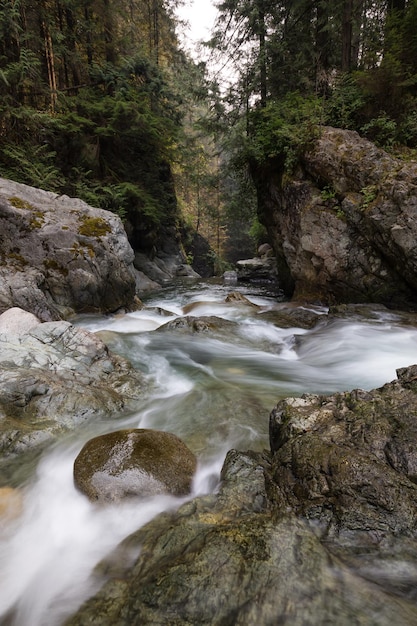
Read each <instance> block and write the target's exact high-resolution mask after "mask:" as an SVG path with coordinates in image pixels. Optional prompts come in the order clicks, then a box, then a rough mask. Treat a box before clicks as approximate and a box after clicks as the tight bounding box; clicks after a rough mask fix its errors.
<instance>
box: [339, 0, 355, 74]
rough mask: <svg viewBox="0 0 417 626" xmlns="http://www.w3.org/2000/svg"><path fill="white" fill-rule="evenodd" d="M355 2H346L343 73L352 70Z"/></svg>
mask: <svg viewBox="0 0 417 626" xmlns="http://www.w3.org/2000/svg"><path fill="white" fill-rule="evenodd" d="M352 24H353V0H344V3H343V14H342V72H349V71H350V70H351V68H352V35H353V27H352Z"/></svg>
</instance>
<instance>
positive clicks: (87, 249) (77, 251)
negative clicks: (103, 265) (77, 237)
mask: <svg viewBox="0 0 417 626" xmlns="http://www.w3.org/2000/svg"><path fill="white" fill-rule="evenodd" d="M71 252H72V254H73V255H74V257H75V258H77V257H79V256H80V257H82V258H83V259H86V258H87V256H88V257H90V259H92V258H94V257H95V256H96V253H95V250H94V248H93V246H91V245H88V244H86V245H83V246H82V245H80V244H79V243H78V241H75V242H74V245H73V246H72V248H71Z"/></svg>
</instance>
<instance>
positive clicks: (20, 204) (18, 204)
mask: <svg viewBox="0 0 417 626" xmlns="http://www.w3.org/2000/svg"><path fill="white" fill-rule="evenodd" d="M9 202H10V204H11V205H12V206H14V207H15V208H16V209H28V210H34V208H35V207H34V206H32V205H31V204H30V202H27V201H26V200H22V198H18V197H17V196H12V197H11V198H9Z"/></svg>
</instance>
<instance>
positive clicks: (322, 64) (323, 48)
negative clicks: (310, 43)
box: [316, 2, 330, 96]
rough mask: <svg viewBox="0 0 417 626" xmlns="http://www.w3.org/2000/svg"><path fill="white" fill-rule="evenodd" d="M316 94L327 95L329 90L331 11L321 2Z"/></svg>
mask: <svg viewBox="0 0 417 626" xmlns="http://www.w3.org/2000/svg"><path fill="white" fill-rule="evenodd" d="M316 16H317V22H316V92H317V94H318V95H324V96H325V95H326V94H327V93H328V90H329V81H328V71H329V49H330V40H329V28H328V26H329V10H328V5H327V4H326V5H324V4H323V3H321V2H318V3H317V6H316Z"/></svg>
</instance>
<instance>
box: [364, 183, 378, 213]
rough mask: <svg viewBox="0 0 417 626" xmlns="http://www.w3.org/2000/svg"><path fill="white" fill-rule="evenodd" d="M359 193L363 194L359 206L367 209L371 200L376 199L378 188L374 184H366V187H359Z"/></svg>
mask: <svg viewBox="0 0 417 626" xmlns="http://www.w3.org/2000/svg"><path fill="white" fill-rule="evenodd" d="M361 194H362V195H363V200H362V205H361V207H362V209H367V208H368V207H369V205H371V204H372V202H373V201H374V200H375V199H376V197H377V195H378V190H377V188H376V186H375V185H368V186H367V187H364V188H363V189H361Z"/></svg>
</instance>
